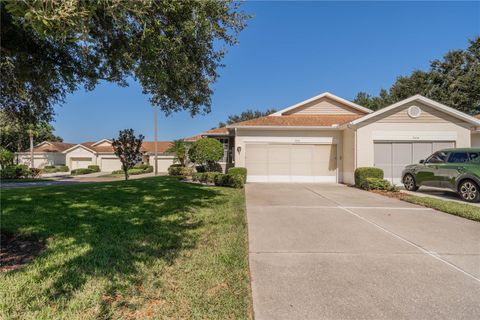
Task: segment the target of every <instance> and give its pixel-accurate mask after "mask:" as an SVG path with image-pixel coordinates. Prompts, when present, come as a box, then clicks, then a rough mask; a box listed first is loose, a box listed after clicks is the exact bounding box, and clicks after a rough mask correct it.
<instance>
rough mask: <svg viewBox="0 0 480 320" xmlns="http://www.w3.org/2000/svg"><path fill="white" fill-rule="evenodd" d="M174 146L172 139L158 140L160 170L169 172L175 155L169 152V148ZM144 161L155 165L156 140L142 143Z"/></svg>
mask: <svg viewBox="0 0 480 320" xmlns="http://www.w3.org/2000/svg"><path fill="white" fill-rule="evenodd" d="M171 146H172V142H171V141H158V142H157V153H158V157H157V165H158V172H168V167H170V166H171V165H172V164H173V163H174V158H175V157H174V155H172V154H170V153H167V150H168V149H169V148H170V147H171ZM141 150H142V152H143V162H144V163H148V164H150V165H152V166H155V161H154V159H155V142H154V141H144V142H143V144H142V149H141Z"/></svg>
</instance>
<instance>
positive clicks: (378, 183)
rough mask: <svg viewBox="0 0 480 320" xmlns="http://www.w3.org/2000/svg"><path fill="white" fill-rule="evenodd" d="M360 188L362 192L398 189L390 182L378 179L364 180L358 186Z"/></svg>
mask: <svg viewBox="0 0 480 320" xmlns="http://www.w3.org/2000/svg"><path fill="white" fill-rule="evenodd" d="M360 188H362V189H364V190H385V191H397V190H398V189H397V188H396V187H395V186H393V185H392V184H391V183H390V181H388V180H385V179H378V178H366V179H365V180H363V181H362V183H361V184H360Z"/></svg>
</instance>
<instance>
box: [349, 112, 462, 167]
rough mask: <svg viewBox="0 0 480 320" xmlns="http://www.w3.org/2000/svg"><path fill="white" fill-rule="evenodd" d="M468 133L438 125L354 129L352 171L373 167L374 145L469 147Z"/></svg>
mask: <svg viewBox="0 0 480 320" xmlns="http://www.w3.org/2000/svg"><path fill="white" fill-rule="evenodd" d="M470 135H471V134H470V129H468V128H466V126H465V125H463V124H456V123H449V122H438V123H425V122H415V121H410V122H408V123H385V122H383V123H382V122H376V123H371V124H368V125H366V126H364V127H361V128H359V129H357V148H356V149H357V150H356V152H357V160H356V165H355V167H357V168H358V167H370V166H373V164H374V141H455V147H457V148H462V147H470Z"/></svg>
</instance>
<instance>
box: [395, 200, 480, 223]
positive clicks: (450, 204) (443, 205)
mask: <svg viewBox="0 0 480 320" xmlns="http://www.w3.org/2000/svg"><path fill="white" fill-rule="evenodd" d="M402 200H404V201H407V202H410V203H415V204H419V205H422V206H425V207H428V208H432V209H435V210H439V211H443V212H446V213H450V214H453V215H456V216H459V217H463V218H467V219H470V220H475V221H480V207H476V206H473V205H470V204H467V203H459V202H455V201H448V200H440V199H435V198H431V197H419V196H411V195H407V196H404V197H402Z"/></svg>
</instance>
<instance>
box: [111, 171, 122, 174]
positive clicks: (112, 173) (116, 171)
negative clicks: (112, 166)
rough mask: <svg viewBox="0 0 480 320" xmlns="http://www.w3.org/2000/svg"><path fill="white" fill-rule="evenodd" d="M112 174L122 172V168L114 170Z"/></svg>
mask: <svg viewBox="0 0 480 320" xmlns="http://www.w3.org/2000/svg"><path fill="white" fill-rule="evenodd" d="M112 174H123V170H114V171H112Z"/></svg>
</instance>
